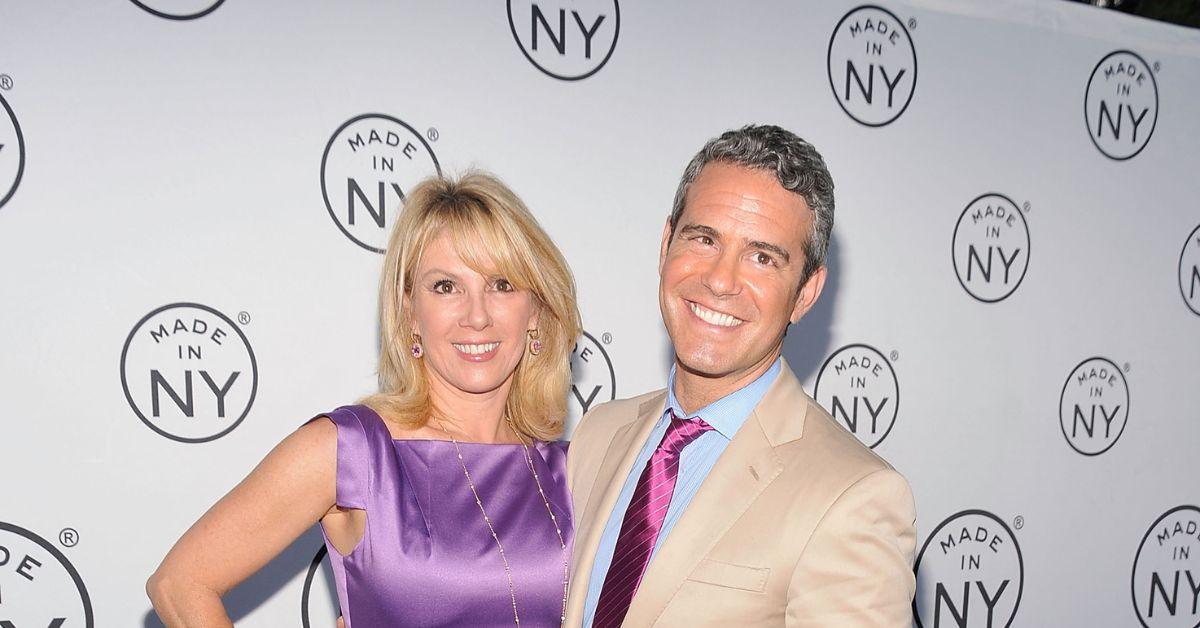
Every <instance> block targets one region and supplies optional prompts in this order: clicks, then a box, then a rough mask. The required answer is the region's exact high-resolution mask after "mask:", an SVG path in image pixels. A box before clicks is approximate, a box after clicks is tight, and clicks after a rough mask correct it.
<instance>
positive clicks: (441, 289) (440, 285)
mask: <svg viewBox="0 0 1200 628" xmlns="http://www.w3.org/2000/svg"><path fill="white" fill-rule="evenodd" d="M433 291H434V292H436V293H438V294H450V293H451V292H454V284H453V283H451V282H450V280H448V279H442V280H439V281H437V282H434V284H433Z"/></svg>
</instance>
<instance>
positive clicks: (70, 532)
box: [58, 528, 79, 547]
mask: <svg viewBox="0 0 1200 628" xmlns="http://www.w3.org/2000/svg"><path fill="white" fill-rule="evenodd" d="M58 542H59V543H62V544H63V547H75V546H76V545H79V533H78V532H76V531H75V528H63V529H62V531H61V532H59V533H58Z"/></svg>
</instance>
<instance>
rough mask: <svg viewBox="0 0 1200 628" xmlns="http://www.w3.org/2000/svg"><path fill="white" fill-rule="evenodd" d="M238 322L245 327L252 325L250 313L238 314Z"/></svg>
mask: <svg viewBox="0 0 1200 628" xmlns="http://www.w3.org/2000/svg"><path fill="white" fill-rule="evenodd" d="M238 322H239V323H241V324H243V325H247V324H249V323H250V313H249V312H238Z"/></svg>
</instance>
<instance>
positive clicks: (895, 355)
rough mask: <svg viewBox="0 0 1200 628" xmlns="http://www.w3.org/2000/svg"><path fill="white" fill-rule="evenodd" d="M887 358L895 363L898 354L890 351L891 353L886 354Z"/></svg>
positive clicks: (898, 357)
mask: <svg viewBox="0 0 1200 628" xmlns="http://www.w3.org/2000/svg"><path fill="white" fill-rule="evenodd" d="M888 357H889V358H891V359H892V362H895V361H896V360H899V359H900V352H899V351H892V352H891V353H889V354H888Z"/></svg>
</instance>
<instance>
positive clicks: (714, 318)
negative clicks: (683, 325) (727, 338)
mask: <svg viewBox="0 0 1200 628" xmlns="http://www.w3.org/2000/svg"><path fill="white" fill-rule="evenodd" d="M688 306H689V307H691V308H692V313H693V314H695V315H696V316H699V317H700V320H702V321H704V322H706V323H708V324H710V325H716V326H718V327H737V326H738V325H741V324H742V323H744V322H745V321H743V320H742V319H740V318H734V317H732V316H730V315H728V314H722V313H720V312H714V311H712V310H709V309H706V308H702V307H700V306H699V305H696V304H695V303H692V302H691V301H689V302H688Z"/></svg>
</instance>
